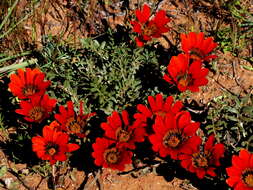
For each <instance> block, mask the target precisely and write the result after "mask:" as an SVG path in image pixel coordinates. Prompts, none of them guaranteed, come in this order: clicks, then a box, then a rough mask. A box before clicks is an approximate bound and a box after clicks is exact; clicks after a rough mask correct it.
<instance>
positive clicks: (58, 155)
mask: <svg viewBox="0 0 253 190" xmlns="http://www.w3.org/2000/svg"><path fill="white" fill-rule="evenodd" d="M68 141H69V136H68V135H67V134H66V133H63V132H60V131H56V130H54V129H51V128H50V127H49V126H45V127H44V128H43V132H42V136H36V137H33V138H32V149H33V151H34V152H36V154H37V156H38V157H39V158H41V159H42V160H49V161H50V164H51V165H53V164H55V162H56V161H65V160H67V155H66V153H68V152H73V151H75V150H77V149H79V145H77V144H70V143H68Z"/></svg>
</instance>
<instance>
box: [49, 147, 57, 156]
mask: <svg viewBox="0 0 253 190" xmlns="http://www.w3.org/2000/svg"><path fill="white" fill-rule="evenodd" d="M55 153H56V150H55V149H54V148H50V149H49V150H48V154H49V155H50V156H53V155H54V154H55Z"/></svg>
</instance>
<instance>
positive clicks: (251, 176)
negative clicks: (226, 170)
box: [242, 168, 253, 187]
mask: <svg viewBox="0 0 253 190" xmlns="http://www.w3.org/2000/svg"><path fill="white" fill-rule="evenodd" d="M242 180H243V182H244V183H245V184H246V185H247V186H248V187H253V169H251V168H249V169H246V170H244V172H243V173H242Z"/></svg>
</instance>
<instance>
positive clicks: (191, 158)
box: [179, 135, 225, 179]
mask: <svg viewBox="0 0 253 190" xmlns="http://www.w3.org/2000/svg"><path fill="white" fill-rule="evenodd" d="M214 140H215V138H214V135H211V136H210V137H209V138H208V140H207V142H206V144H205V146H204V149H203V150H202V149H200V144H201V139H196V142H195V144H196V146H192V147H189V148H188V149H186V151H185V152H184V153H183V154H181V155H179V159H180V160H182V161H181V165H182V167H183V168H185V169H186V170H188V171H190V172H193V173H196V174H197V176H198V178H200V179H202V178H204V177H205V175H206V174H208V175H210V176H212V177H215V176H216V173H215V172H214V170H215V168H216V167H217V166H220V158H221V157H223V156H224V151H225V149H224V145H223V144H221V143H218V144H215V145H214Z"/></svg>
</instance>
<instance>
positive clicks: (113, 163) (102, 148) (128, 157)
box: [92, 138, 133, 171]
mask: <svg viewBox="0 0 253 190" xmlns="http://www.w3.org/2000/svg"><path fill="white" fill-rule="evenodd" d="M92 148H93V150H94V152H92V157H93V158H94V159H95V164H96V165H97V166H102V167H104V168H111V169H114V170H120V171H123V170H124V169H125V165H126V164H131V163H132V156H133V153H132V152H131V151H128V150H126V149H124V148H122V147H118V146H117V145H116V144H115V141H112V140H109V139H106V138H97V139H96V142H95V143H94V144H93V145H92Z"/></svg>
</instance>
